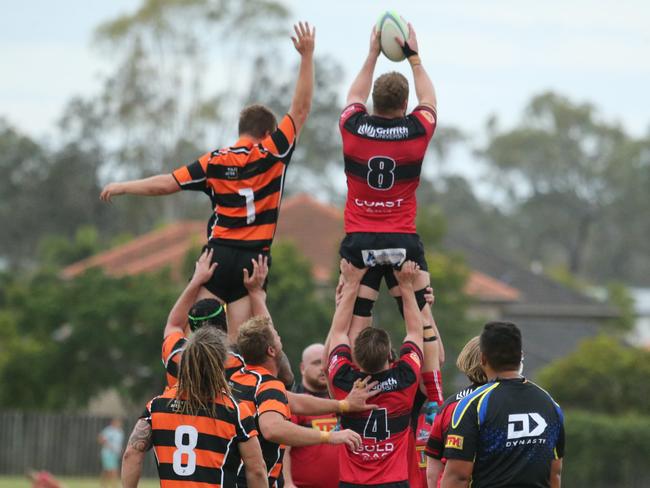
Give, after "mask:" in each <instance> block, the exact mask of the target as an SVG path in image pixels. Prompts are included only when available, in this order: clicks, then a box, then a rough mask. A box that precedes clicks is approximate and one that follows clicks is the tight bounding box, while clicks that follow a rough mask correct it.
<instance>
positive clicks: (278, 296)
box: [268, 242, 334, 374]
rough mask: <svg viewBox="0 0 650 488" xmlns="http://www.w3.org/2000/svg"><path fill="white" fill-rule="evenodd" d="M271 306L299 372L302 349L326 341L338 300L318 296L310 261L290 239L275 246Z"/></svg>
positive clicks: (270, 279) (270, 295) (270, 286)
mask: <svg viewBox="0 0 650 488" xmlns="http://www.w3.org/2000/svg"><path fill="white" fill-rule="evenodd" d="M268 306H269V311H270V312H271V316H272V317H273V323H274V324H275V327H276V328H277V329H278V332H279V333H280V336H281V337H282V344H283V346H284V350H285V351H286V353H287V355H288V356H289V359H290V360H291V364H292V366H293V368H294V372H295V373H296V374H297V373H298V365H299V364H300V360H301V354H302V350H303V349H304V348H305V347H306V346H308V345H309V344H311V343H313V342H324V341H325V337H326V336H327V332H328V330H329V326H330V322H331V318H332V313H333V312H332V310H333V306H334V303H333V299H325V300H323V299H322V298H321V297H319V296H318V294H317V290H316V284H315V283H314V279H313V277H312V273H311V265H310V263H309V262H308V261H307V260H306V259H305V258H304V257H303V256H301V255H300V252H299V251H298V250H297V249H296V247H295V246H294V245H293V244H291V243H289V242H276V243H275V244H274V245H273V265H272V267H271V270H270V272H269V294H268Z"/></svg>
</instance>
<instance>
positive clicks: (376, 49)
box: [368, 25, 381, 57]
mask: <svg viewBox="0 0 650 488" xmlns="http://www.w3.org/2000/svg"><path fill="white" fill-rule="evenodd" d="M380 52H381V45H380V44H379V32H377V26H376V25H375V26H373V28H372V31H371V32H370V49H369V51H368V54H370V55H371V56H374V57H379V53H380Z"/></svg>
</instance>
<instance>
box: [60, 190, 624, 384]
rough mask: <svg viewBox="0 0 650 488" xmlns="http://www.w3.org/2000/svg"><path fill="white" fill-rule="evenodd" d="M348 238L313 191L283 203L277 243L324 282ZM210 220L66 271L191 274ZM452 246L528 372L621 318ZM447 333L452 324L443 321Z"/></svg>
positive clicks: (170, 229) (481, 309)
mask: <svg viewBox="0 0 650 488" xmlns="http://www.w3.org/2000/svg"><path fill="white" fill-rule="evenodd" d="M342 237H343V214H342V212H341V210H340V209H338V208H336V207H333V206H331V205H328V204H324V203H321V202H319V201H317V200H315V199H314V198H312V197H311V196H309V195H305V194H299V195H296V196H293V197H290V198H287V199H286V200H285V202H284V203H283V204H282V208H281V213H280V219H279V223H278V230H277V235H276V241H290V242H293V243H294V244H295V246H296V247H297V248H298V249H299V250H300V252H301V253H302V254H303V255H304V256H305V257H306V258H307V259H308V260H309V262H311V263H312V273H313V276H314V279H315V280H316V282H317V283H319V284H320V285H322V286H326V285H328V284H329V283H330V282H331V281H330V280H331V278H332V274H333V273H334V271H335V269H336V262H337V259H338V246H339V243H340V241H341V239H342ZM205 239H206V236H205V223H204V222H201V221H180V222H175V223H172V224H169V225H167V226H166V227H164V228H162V229H158V230H154V231H151V232H149V233H147V234H145V235H143V236H140V237H138V238H136V239H134V240H132V241H130V242H128V243H126V244H123V245H120V246H117V247H115V248H113V249H110V250H108V251H104V252H102V253H99V254H97V255H95V256H91V257H89V258H87V259H84V260H82V261H79V262H77V263H74V264H72V265H70V266H68V267H67V268H65V269H64V270H63V271H62V274H63V276H65V277H67V278H72V277H74V276H76V275H78V274H80V273H83V272H84V271H85V270H87V269H89V268H92V267H100V268H102V269H103V270H104V271H105V272H106V273H107V274H110V275H113V276H124V275H132V274H139V273H146V272H153V271H157V270H160V269H163V268H166V267H168V268H170V270H171V274H172V277H173V278H175V279H179V280H180V279H183V278H185V277H183V276H182V269H183V264H184V260H185V257H186V256H187V253H188V252H190V251H191V250H192V249H193V248H198V247H200V246H201V245H202V244H203V243H204V242H205ZM445 246H446V247H447V249H449V250H451V251H455V252H458V253H461V254H462V255H463V256H464V257H465V259H466V262H467V264H468V266H469V268H470V274H469V277H468V281H467V284H466V286H465V292H466V293H467V294H468V295H469V296H470V297H471V298H472V299H473V305H472V307H471V310H470V314H471V315H472V316H473V317H476V318H482V319H488V320H489V319H505V320H512V321H513V322H515V323H517V324H518V325H519V326H520V327H521V328H522V331H523V334H524V340H525V344H524V346H525V350H524V353H525V356H526V359H525V370H526V372H527V374H529V375H532V376H534V374H535V371H536V370H537V369H538V368H539V367H541V366H543V365H545V364H547V363H549V362H551V361H552V360H554V359H556V358H558V357H562V356H564V355H566V354H567V353H569V352H571V351H572V350H573V349H575V347H576V346H577V345H578V343H579V342H580V341H581V340H583V339H585V338H587V337H591V336H594V335H596V334H597V333H598V331H599V330H600V329H601V327H602V326H603V324H604V323H605V322H606V321H607V320H610V319H611V318H613V317H615V316H616V315H615V314H614V312H613V311H612V310H611V309H610V308H609V307H607V306H605V305H603V304H601V303H599V302H597V301H595V300H594V299H591V298H588V297H586V296H584V295H582V294H580V293H578V292H576V291H574V290H571V289H569V288H567V287H565V286H563V285H561V284H559V283H557V282H555V281H552V280H550V279H549V278H547V277H545V276H543V275H540V274H535V273H533V272H531V271H529V270H526V269H524V268H522V267H521V266H518V265H516V264H514V263H512V262H510V261H508V260H506V259H504V258H503V257H500V256H497V255H496V254H494V253H492V252H491V251H490V250H485V249H480V248H478V247H475V246H472V245H471V244H470V243H469V242H467V241H466V240H464V239H462V238H447V239H446V241H445ZM441 327H442V328H443V330H444V324H441Z"/></svg>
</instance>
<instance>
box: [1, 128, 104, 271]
mask: <svg viewBox="0 0 650 488" xmlns="http://www.w3.org/2000/svg"><path fill="white" fill-rule="evenodd" d="M98 167H99V161H98V158H97V155H96V154H95V153H94V152H92V151H87V150H85V149H83V148H82V147H80V146H79V145H77V144H73V143H71V144H68V145H65V146H63V147H61V148H60V149H55V150H53V149H51V148H49V147H47V146H45V145H41V144H39V143H38V142H36V141H34V140H32V139H30V138H29V137H27V136H25V135H23V134H20V133H19V132H18V131H16V130H15V129H13V128H12V127H11V126H10V125H9V124H8V123H7V122H6V121H0V170H2V172H3V174H4V175H5V177H4V178H3V179H2V183H0V195H1V197H0V226H2V229H3V239H2V247H1V248H0V258H2V259H4V260H6V261H7V263H8V265H9V267H10V268H14V269H15V268H18V267H21V266H24V265H32V266H33V265H34V263H35V261H36V251H37V244H38V242H39V241H40V239H41V237H43V236H44V235H47V234H58V235H61V236H62V237H64V238H70V237H72V236H73V235H74V234H75V232H76V231H77V227H79V226H82V225H84V224H93V225H102V224H104V223H105V222H106V208H105V207H103V206H101V205H100V202H99V201H98V199H97V195H98V192H99V185H98V183H97V170H98Z"/></svg>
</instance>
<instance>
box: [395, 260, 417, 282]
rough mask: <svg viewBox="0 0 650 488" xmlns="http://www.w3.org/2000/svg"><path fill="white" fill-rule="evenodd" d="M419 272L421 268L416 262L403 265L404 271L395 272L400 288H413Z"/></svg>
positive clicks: (407, 262)
mask: <svg viewBox="0 0 650 488" xmlns="http://www.w3.org/2000/svg"><path fill="white" fill-rule="evenodd" d="M419 272H420V266H418V265H417V264H416V263H415V262H414V261H406V262H405V263H404V264H402V269H399V270H397V269H396V270H395V271H394V273H395V278H397V282H398V283H399V286H400V287H404V286H407V287H409V286H410V287H413V285H414V284H415V279H416V278H417V277H418V273H419Z"/></svg>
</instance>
